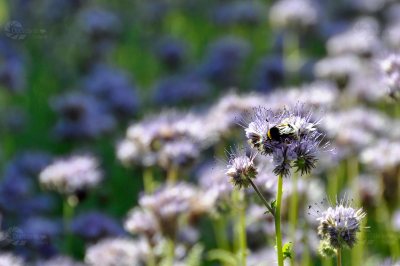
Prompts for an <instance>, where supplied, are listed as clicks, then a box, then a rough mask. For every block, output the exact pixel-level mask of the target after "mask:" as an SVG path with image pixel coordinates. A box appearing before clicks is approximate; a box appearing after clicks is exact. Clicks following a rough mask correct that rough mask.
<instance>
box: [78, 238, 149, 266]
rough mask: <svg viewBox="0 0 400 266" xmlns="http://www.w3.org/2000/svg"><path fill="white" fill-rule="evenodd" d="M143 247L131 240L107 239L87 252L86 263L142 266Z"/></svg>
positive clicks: (105, 265) (104, 265)
mask: <svg viewBox="0 0 400 266" xmlns="http://www.w3.org/2000/svg"><path fill="white" fill-rule="evenodd" d="M144 256H145V255H144V252H143V247H141V246H140V245H139V242H137V241H135V240H132V239H129V238H106V239H104V240H101V241H100V242H98V243H97V244H95V245H93V246H90V247H89V248H88V249H87V250H86V254H85V263H87V264H88V265H102V266H113V265H120V266H131V265H142V263H143V261H144V258H143V257H144Z"/></svg>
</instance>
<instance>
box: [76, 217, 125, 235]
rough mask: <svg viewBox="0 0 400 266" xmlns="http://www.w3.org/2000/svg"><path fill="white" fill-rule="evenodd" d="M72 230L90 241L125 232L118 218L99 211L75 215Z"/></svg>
mask: <svg viewBox="0 0 400 266" xmlns="http://www.w3.org/2000/svg"><path fill="white" fill-rule="evenodd" d="M71 231H72V233H73V234H74V235H77V236H80V237H82V238H84V239H85V240H89V241H96V240H99V239H101V238H103V237H112V236H122V235H123V234H124V230H123V229H122V226H121V225H119V224H118V223H117V221H116V220H114V219H113V218H111V217H109V216H107V215H105V214H103V213H100V212H97V211H91V212H88V213H83V214H81V215H79V216H77V217H75V218H74V219H73V220H72V222H71Z"/></svg>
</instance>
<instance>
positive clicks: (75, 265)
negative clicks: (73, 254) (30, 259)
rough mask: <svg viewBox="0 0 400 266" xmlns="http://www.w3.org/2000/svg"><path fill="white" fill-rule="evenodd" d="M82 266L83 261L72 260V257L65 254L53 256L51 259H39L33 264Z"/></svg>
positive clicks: (39, 265)
mask: <svg viewBox="0 0 400 266" xmlns="http://www.w3.org/2000/svg"><path fill="white" fill-rule="evenodd" d="M53 265H58V266H84V264H83V263H81V262H77V261H74V260H73V259H72V258H70V257H67V256H55V257H52V258H51V259H48V260H45V261H40V262H38V263H37V264H35V266H53Z"/></svg>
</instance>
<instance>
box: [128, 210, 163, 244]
mask: <svg viewBox="0 0 400 266" xmlns="http://www.w3.org/2000/svg"><path fill="white" fill-rule="evenodd" d="M124 227H125V230H127V231H128V232H129V233H131V234H138V235H144V236H146V237H147V239H148V240H150V241H151V240H153V239H152V238H153V237H154V236H155V235H156V233H157V232H158V231H159V224H158V221H157V219H156V217H155V216H154V215H153V214H152V213H151V212H150V211H148V210H144V209H141V208H138V207H137V208H134V209H132V210H131V211H130V212H129V214H128V217H127V218H126V220H125V224H124Z"/></svg>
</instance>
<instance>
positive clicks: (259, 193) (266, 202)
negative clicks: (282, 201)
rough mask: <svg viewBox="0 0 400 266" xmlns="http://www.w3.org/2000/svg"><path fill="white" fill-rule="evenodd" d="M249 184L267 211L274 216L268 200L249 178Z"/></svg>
mask: <svg viewBox="0 0 400 266" xmlns="http://www.w3.org/2000/svg"><path fill="white" fill-rule="evenodd" d="M249 181H250V184H251V186H252V187H253V188H254V190H255V192H256V193H257V195H258V197H259V198H260V199H261V201H262V202H263V203H264V205H265V207H267V209H268V211H269V212H270V213H271V214H272V216H275V212H274V210H273V209H272V207H271V206H270V205H269V203H268V201H267V200H266V199H265V198H264V196H263V194H262V193H261V192H260V190H259V189H258V187H257V186H256V184H254V182H253V181H252V180H251V179H250V178H249Z"/></svg>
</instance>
